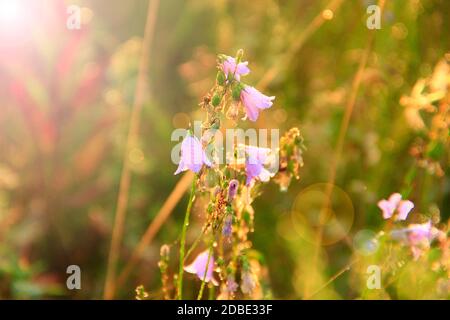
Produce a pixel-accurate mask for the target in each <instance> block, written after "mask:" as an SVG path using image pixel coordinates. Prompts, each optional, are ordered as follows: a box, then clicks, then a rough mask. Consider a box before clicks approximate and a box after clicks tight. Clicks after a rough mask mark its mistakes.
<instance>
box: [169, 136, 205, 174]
mask: <svg viewBox="0 0 450 320" xmlns="http://www.w3.org/2000/svg"><path fill="white" fill-rule="evenodd" d="M203 164H205V165H207V166H208V167H211V166H212V164H211V162H210V161H209V159H208V158H207V156H206V153H205V151H204V150H203V147H202V144H201V142H200V140H198V138H197V137H196V136H194V135H192V134H190V133H188V134H187V136H186V137H185V138H184V140H183V142H182V143H181V159H180V163H179V164H178V169H177V171H175V173H174V174H179V173H180V172H183V171H186V170H188V169H189V170H192V171H194V172H195V173H198V172H199V171H200V169H201V168H202V166H203Z"/></svg>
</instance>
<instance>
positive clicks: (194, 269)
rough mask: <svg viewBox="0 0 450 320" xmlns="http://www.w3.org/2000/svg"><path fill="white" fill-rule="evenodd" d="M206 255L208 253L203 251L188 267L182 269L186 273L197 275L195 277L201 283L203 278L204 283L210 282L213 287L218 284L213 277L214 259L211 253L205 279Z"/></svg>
mask: <svg viewBox="0 0 450 320" xmlns="http://www.w3.org/2000/svg"><path fill="white" fill-rule="evenodd" d="M208 255H209V251H208V250H205V251H203V252H202V253H200V254H199V255H198V256H197V257H196V258H195V260H194V262H192V263H191V264H190V265H188V266H186V267H184V270H185V271H186V272H189V273H192V274H195V275H197V277H198V278H199V279H200V280H202V281H203V278H205V282H209V281H211V282H212V283H213V285H215V286H217V285H218V283H217V281H216V279H214V277H213V271H214V270H213V269H214V257H213V255H212V253H211V257H210V258H209V264H208V270H207V272H206V277H205V270H206V264H207V263H208Z"/></svg>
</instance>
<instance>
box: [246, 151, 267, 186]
mask: <svg viewBox="0 0 450 320" xmlns="http://www.w3.org/2000/svg"><path fill="white" fill-rule="evenodd" d="M270 151H271V150H270V149H268V148H258V147H254V146H245V152H246V154H247V157H246V160H245V173H246V174H247V181H246V184H247V185H250V184H251V183H252V181H253V180H255V179H257V180H259V181H262V182H267V181H269V180H270V178H271V177H272V176H273V174H272V173H270V171H269V170H267V169H266V168H265V167H264V165H265V164H266V163H267V160H268V157H269V153H270Z"/></svg>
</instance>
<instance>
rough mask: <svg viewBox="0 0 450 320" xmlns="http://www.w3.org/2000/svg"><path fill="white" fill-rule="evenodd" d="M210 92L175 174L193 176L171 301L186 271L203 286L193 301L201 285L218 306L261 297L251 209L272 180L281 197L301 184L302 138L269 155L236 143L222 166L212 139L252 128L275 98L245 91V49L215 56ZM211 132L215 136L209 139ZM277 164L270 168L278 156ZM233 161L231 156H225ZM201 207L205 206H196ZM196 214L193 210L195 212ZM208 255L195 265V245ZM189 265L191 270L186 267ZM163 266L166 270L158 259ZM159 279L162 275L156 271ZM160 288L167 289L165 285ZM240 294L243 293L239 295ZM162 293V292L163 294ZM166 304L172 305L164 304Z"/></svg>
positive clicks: (293, 137)
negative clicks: (191, 236)
mask: <svg viewBox="0 0 450 320" xmlns="http://www.w3.org/2000/svg"><path fill="white" fill-rule="evenodd" d="M217 65H218V72H217V76H216V83H215V86H214V87H213V88H212V89H211V90H210V92H209V93H208V94H206V95H205V96H204V98H203V99H202V102H201V103H200V106H201V108H202V109H203V110H204V111H205V112H206V119H205V120H204V122H203V123H202V133H201V136H200V137H197V136H195V135H194V133H193V132H192V131H189V132H188V133H187V135H186V136H185V137H184V139H183V141H182V144H181V158H180V162H179V164H178V168H177V170H176V171H175V174H179V173H181V172H183V171H187V170H190V171H192V172H194V173H195V174H196V175H195V178H194V182H193V185H192V190H191V197H190V200H189V204H188V209H187V212H186V219H185V222H186V223H185V225H183V232H182V235H181V242H180V258H179V259H180V269H179V273H178V275H176V276H174V277H173V278H174V280H175V282H176V283H175V285H174V287H176V288H177V290H176V292H174V296H176V297H177V298H179V299H181V298H182V297H183V290H182V288H183V280H184V277H183V271H186V272H188V273H191V274H194V275H196V277H197V278H198V279H199V280H201V281H202V282H201V287H200V292H199V295H198V298H199V299H201V298H202V293H203V289H204V286H205V283H208V286H210V287H211V286H219V293H218V296H217V298H219V299H234V298H236V297H250V298H257V297H262V295H263V292H262V290H261V285H260V282H261V277H262V275H263V269H264V268H263V267H262V266H261V264H260V259H258V258H255V256H256V255H255V254H254V250H253V249H252V243H251V241H250V240H249V233H251V232H253V220H254V210H253V207H252V202H253V201H254V199H255V198H256V197H257V196H258V195H260V190H259V189H260V188H259V187H260V185H261V184H262V183H266V182H268V181H269V180H270V179H272V178H274V180H275V181H276V182H277V183H279V184H280V185H281V186H282V189H283V190H285V189H286V188H287V187H288V185H289V183H290V180H291V179H292V177H294V178H296V179H298V177H299V168H300V167H301V166H302V165H303V160H302V150H303V139H302V137H301V134H300V131H299V130H298V129H297V128H293V129H291V130H290V131H289V132H288V133H287V134H286V135H285V136H284V137H282V138H281V145H280V148H276V149H270V148H265V147H264V148H263V147H258V146H256V145H246V144H242V143H239V144H238V143H235V142H234V141H233V150H234V152H233V154H232V155H231V157H232V158H233V160H234V161H230V162H227V163H225V164H221V163H220V162H219V161H217V157H216V155H215V154H214V152H213V153H212V154H211V153H209V152H207V150H209V149H210V148H211V145H212V144H213V143H214V132H217V131H219V130H222V129H224V128H223V127H222V123H224V122H225V121H224V120H225V119H231V120H233V121H235V122H236V121H239V119H241V120H247V119H248V120H250V121H256V120H257V119H258V117H259V115H260V113H261V112H262V111H263V110H265V109H267V108H270V107H271V106H272V104H273V100H274V99H275V97H273V96H266V95H264V94H263V93H261V92H259V91H258V90H257V89H256V88H254V87H252V86H250V85H247V84H245V83H244V82H243V81H242V78H243V77H244V76H246V75H248V74H249V73H250V69H249V67H248V62H247V61H243V52H242V50H240V51H238V53H237V55H236V56H235V57H230V56H225V55H219V56H218V61H217ZM211 132H212V134H211ZM278 153H280V156H281V162H278V166H277V167H276V168H275V169H274V168H273V164H274V163H276V162H275V161H274V159H275V157H278ZM229 156H230V155H229ZM196 199H199V201H198V202H197V203H202V202H203V203H205V205H204V206H202V205H199V206H198V207H200V208H201V209H200V210H202V212H201V213H200V215H201V216H203V218H204V224H203V227H202V231H201V234H199V235H198V238H197V240H196V241H195V242H194V243H193V244H192V245H191V246H190V248H189V250H187V253H186V254H185V248H184V243H185V242H184V241H185V236H186V228H187V226H188V224H189V214H190V210H191V207H192V202H194V201H195V200H196ZM200 199H201V200H204V201H200ZM198 207H196V209H199V208H198ZM202 243H204V244H205V246H206V248H204V249H203V250H201V251H200V253H198V254H197V256H196V258H194V259H192V258H191V257H190V253H191V252H194V251H196V248H197V246H199V247H200V246H202ZM187 261H191V263H189V264H188V263H187ZM160 266H164V267H165V266H167V261H166V260H164V259H162V263H160ZM161 271H163V275H164V276H163V278H164V279H166V280H167V276H166V275H165V274H166V272H167V268H161ZM163 286H165V287H168V286H169V285H168V284H167V283H163ZM239 289H240V290H239ZM163 291H164V292H166V291H167V288H166V289H164V290H163ZM166 298H170V297H167V296H166Z"/></svg>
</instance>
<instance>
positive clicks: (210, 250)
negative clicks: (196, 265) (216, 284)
mask: <svg viewBox="0 0 450 320" xmlns="http://www.w3.org/2000/svg"><path fill="white" fill-rule="evenodd" d="M212 248H213V242H212V241H211V245H210V246H209V251H208V259H207V260H206V267H205V273H204V274H203V280H202V284H201V286H200V291H199V292H198V296H197V300H201V299H202V296H203V291H204V290H205V285H206V275H207V274H208V269H209V261H210V260H211V256H212V251H213V250H212Z"/></svg>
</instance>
